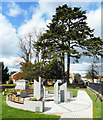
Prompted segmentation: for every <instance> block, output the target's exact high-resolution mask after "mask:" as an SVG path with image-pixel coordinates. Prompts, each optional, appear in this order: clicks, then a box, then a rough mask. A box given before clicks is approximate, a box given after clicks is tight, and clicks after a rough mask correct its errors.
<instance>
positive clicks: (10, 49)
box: [0, 14, 18, 56]
mask: <svg viewBox="0 0 103 120" xmlns="http://www.w3.org/2000/svg"><path fill="white" fill-rule="evenodd" d="M17 44H18V38H17V35H16V29H15V28H13V26H12V24H11V23H10V22H9V21H8V20H7V19H6V17H5V16H3V15H2V14H0V46H2V56H10V55H15V54H17V50H18V48H17ZM0 56H1V53H0Z"/></svg>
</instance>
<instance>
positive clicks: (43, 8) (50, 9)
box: [18, 1, 63, 35]
mask: <svg viewBox="0 0 103 120" xmlns="http://www.w3.org/2000/svg"><path fill="white" fill-rule="evenodd" d="M62 4H63V3H54V2H51V3H50V2H42V1H39V6H38V7H36V8H34V9H33V10H34V13H33V15H32V18H31V19H30V20H29V21H27V22H26V23H25V24H23V25H22V26H21V27H20V28H19V29H18V34H20V35H21V34H27V33H30V32H32V31H33V29H41V28H45V29H47V28H46V25H47V24H48V23H50V22H51V18H52V15H53V14H54V13H55V9H56V7H57V6H58V5H62ZM43 15H46V21H45V18H44V19H43Z"/></svg>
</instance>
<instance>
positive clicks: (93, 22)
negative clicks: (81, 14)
mask: <svg viewBox="0 0 103 120" xmlns="http://www.w3.org/2000/svg"><path fill="white" fill-rule="evenodd" d="M87 23H88V25H89V26H90V27H91V28H92V29H95V31H94V34H95V36H99V37H100V36H101V7H99V8H98V9H97V10H92V11H90V12H89V13H88V14H87Z"/></svg>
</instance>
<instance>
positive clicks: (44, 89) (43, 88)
mask: <svg viewBox="0 0 103 120" xmlns="http://www.w3.org/2000/svg"><path fill="white" fill-rule="evenodd" d="M43 89H44V91H43V93H44V98H45V97H46V94H45V86H43Z"/></svg>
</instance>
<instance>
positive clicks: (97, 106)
mask: <svg viewBox="0 0 103 120" xmlns="http://www.w3.org/2000/svg"><path fill="white" fill-rule="evenodd" d="M86 92H87V94H88V95H89V96H90V98H91V99H92V101H93V118H101V115H102V114H101V113H102V112H101V101H100V100H99V99H97V101H96V95H94V94H93V93H92V92H90V91H89V90H88V89H86ZM102 108H103V106H102ZM102 116H103V115H102Z"/></svg>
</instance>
